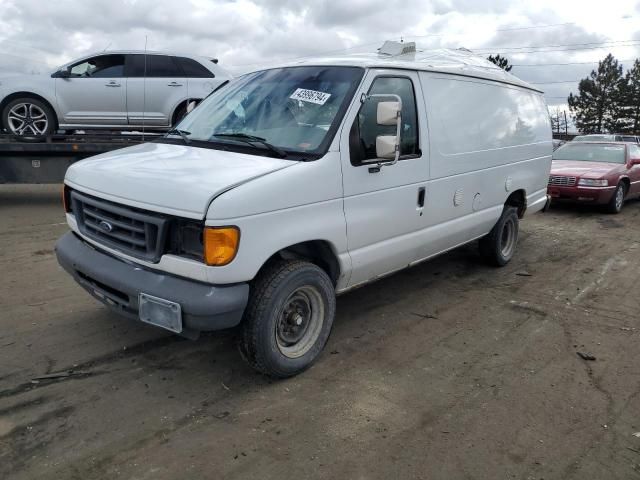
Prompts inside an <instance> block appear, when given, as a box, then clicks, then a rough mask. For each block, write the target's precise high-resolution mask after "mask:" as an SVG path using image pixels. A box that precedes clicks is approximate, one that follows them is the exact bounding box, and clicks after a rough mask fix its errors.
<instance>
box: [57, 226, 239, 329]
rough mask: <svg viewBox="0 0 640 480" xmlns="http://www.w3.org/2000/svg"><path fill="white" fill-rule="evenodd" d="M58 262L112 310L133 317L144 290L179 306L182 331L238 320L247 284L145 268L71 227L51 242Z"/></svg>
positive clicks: (219, 326)
mask: <svg viewBox="0 0 640 480" xmlns="http://www.w3.org/2000/svg"><path fill="white" fill-rule="evenodd" d="M55 250H56V255H57V257H58V262H59V263H60V265H62V267H63V268H64V269H65V270H66V271H67V272H69V273H70V274H71V275H72V276H73V278H74V279H75V280H76V282H78V283H79V284H80V285H81V286H82V287H83V288H85V289H86V290H87V291H88V292H89V293H90V294H91V295H93V296H94V297H95V298H97V299H98V300H99V301H101V302H102V303H104V304H105V305H107V306H108V307H110V308H111V309H112V310H114V311H116V312H117V313H119V314H121V315H124V316H127V317H130V318H135V319H137V318H138V295H139V294H140V293H146V294H149V295H153V296H155V297H160V298H164V299H166V300H170V301H172V302H177V303H179V304H180V305H181V307H182V314H183V315H182V320H183V327H184V331H183V334H184V335H185V336H195V335H197V333H198V332H200V331H210V330H221V329H224V328H230V327H234V326H236V325H238V323H240V320H241V319H242V314H243V313H244V309H245V306H246V305H247V299H248V297H249V285H248V284H246V283H240V284H235V285H228V286H227V285H224V286H219V285H209V284H206V283H201V282H196V281H194V280H189V279H185V278H182V277H176V276H173V275H168V274H166V273H162V272H158V271H152V270H146V269H143V268H141V267H140V266H138V265H134V264H131V263H128V262H124V261H122V260H119V259H117V258H115V257H113V256H111V255H109V254H107V253H103V252H101V251H99V250H97V249H95V248H93V247H92V246H90V245H89V244H87V243H86V242H84V241H82V240H81V239H80V238H79V237H78V236H76V235H75V234H74V233H72V232H68V233H66V234H65V235H63V236H62V237H61V238H60V239H59V240H58V242H57V243H56V248H55Z"/></svg>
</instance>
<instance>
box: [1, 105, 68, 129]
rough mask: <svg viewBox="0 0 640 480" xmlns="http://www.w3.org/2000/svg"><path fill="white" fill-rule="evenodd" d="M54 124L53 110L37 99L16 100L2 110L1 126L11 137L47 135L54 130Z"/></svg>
mask: <svg viewBox="0 0 640 480" xmlns="http://www.w3.org/2000/svg"><path fill="white" fill-rule="evenodd" d="M55 124H56V118H55V114H54V112H53V110H52V109H51V108H50V107H49V106H48V105H47V104H46V103H44V102H43V101H41V100H38V99H37V98H33V97H22V98H16V99H14V100H12V101H10V102H9V103H8V104H7V105H6V106H5V107H4V109H3V110H2V126H3V127H4V129H5V130H6V131H7V132H8V133H10V134H13V135H19V136H41V135H49V134H51V133H53V132H54V131H55V130H56V125H55Z"/></svg>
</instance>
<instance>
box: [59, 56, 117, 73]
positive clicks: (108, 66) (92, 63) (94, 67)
mask: <svg viewBox="0 0 640 480" xmlns="http://www.w3.org/2000/svg"><path fill="white" fill-rule="evenodd" d="M70 72H71V76H72V77H76V78H80V77H85V78H114V77H122V76H123V75H124V55H101V56H99V57H93V58H90V59H88V60H85V61H83V62H81V63H77V64H75V65H73V66H72V67H71V69H70Z"/></svg>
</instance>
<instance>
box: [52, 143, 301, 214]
mask: <svg viewBox="0 0 640 480" xmlns="http://www.w3.org/2000/svg"><path fill="white" fill-rule="evenodd" d="M296 163H297V162H295V161H291V160H282V159H279V158H270V157H262V156H257V155H247V154H243V153H236V152H228V151H221V150H213V149H208V148H198V147H192V146H186V145H173V144H163V143H145V144H141V145H136V146H133V147H128V148H123V149H121V150H115V151H112V152H108V153H103V154H101V155H97V156H95V157H91V158H88V159H86V160H82V161H80V162H77V163H74V164H73V165H71V166H70V167H69V169H68V170H67V173H66V176H65V183H66V184H67V185H69V186H70V187H72V188H76V189H78V190H80V191H83V192H85V193H88V194H90V195H95V196H98V197H100V198H104V199H106V200H111V201H113V202H117V203H123V204H126V205H130V206H134V207H138V208H143V209H146V210H151V211H156V212H161V213H167V214H170V215H177V216H181V217H187V218H194V219H202V218H204V216H205V214H206V212H207V208H208V207H209V204H210V203H211V201H212V200H213V199H214V198H215V197H217V196H218V195H220V194H221V193H223V192H225V191H227V190H230V189H232V188H234V187H236V186H238V185H241V184H243V183H246V182H248V181H250V180H252V179H254V178H258V177H261V176H263V175H267V174H269V173H271V172H275V171H277V170H281V169H283V168H288V167H291V166H292V165H296Z"/></svg>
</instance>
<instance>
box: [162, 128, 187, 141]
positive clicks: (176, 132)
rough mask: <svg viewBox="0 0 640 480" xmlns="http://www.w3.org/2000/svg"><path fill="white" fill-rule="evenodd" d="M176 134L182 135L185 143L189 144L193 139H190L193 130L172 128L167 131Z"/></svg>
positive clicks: (168, 133) (169, 133)
mask: <svg viewBox="0 0 640 480" xmlns="http://www.w3.org/2000/svg"><path fill="white" fill-rule="evenodd" d="M176 134H178V135H180V136H181V137H182V140H184V143H186V144H187V145H188V144H190V143H191V140H190V139H189V135H191V132H187V131H186V130H180V129H178V128H172V129H171V130H169V131H168V132H167V135H176Z"/></svg>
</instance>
